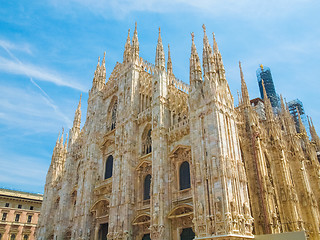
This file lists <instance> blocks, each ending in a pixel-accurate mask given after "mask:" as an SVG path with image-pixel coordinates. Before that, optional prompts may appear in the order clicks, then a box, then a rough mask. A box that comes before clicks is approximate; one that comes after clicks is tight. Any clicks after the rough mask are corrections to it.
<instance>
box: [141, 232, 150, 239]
mask: <svg viewBox="0 0 320 240" xmlns="http://www.w3.org/2000/svg"><path fill="white" fill-rule="evenodd" d="M142 240H151V238H150V233H148V234H145V235H143V238H142Z"/></svg>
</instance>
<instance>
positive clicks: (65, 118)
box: [0, 43, 72, 126]
mask: <svg viewBox="0 0 320 240" xmlns="http://www.w3.org/2000/svg"><path fill="white" fill-rule="evenodd" d="M0 46H1V47H2V48H3V49H4V50H5V51H6V52H7V53H8V54H9V55H10V57H11V58H13V59H14V60H15V61H16V62H17V63H18V64H20V65H23V63H22V62H21V61H20V60H19V59H18V58H17V57H16V56H15V55H14V54H13V53H12V52H11V51H10V50H9V49H8V48H7V47H6V46H4V45H3V44H1V43H0ZM25 74H26V76H28V77H29V80H30V82H31V83H32V84H33V85H34V86H36V87H37V88H38V89H39V90H40V92H41V93H42V96H43V98H44V100H45V102H46V103H47V104H48V105H49V106H50V107H52V108H53V110H54V111H55V112H56V113H57V114H59V115H61V116H62V117H63V119H64V120H65V122H66V123H67V125H68V126H70V125H71V124H72V121H71V120H70V119H69V118H68V117H67V116H66V115H65V114H63V113H62V112H61V111H60V109H59V107H58V106H57V105H56V104H55V103H54V101H53V100H52V99H51V98H50V96H49V95H48V94H47V93H46V92H45V91H44V90H43V89H42V88H41V87H40V86H39V85H38V84H37V83H36V82H35V81H34V80H33V79H32V77H31V76H30V75H29V74H28V73H27V72H25Z"/></svg>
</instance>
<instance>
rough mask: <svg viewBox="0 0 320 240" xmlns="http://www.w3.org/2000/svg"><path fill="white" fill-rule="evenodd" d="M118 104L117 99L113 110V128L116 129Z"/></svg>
mask: <svg viewBox="0 0 320 240" xmlns="http://www.w3.org/2000/svg"><path fill="white" fill-rule="evenodd" d="M117 105H118V104H117V100H115V102H114V104H113V107H112V110H111V130H113V129H115V128H116V124H117V107H118V106H117Z"/></svg>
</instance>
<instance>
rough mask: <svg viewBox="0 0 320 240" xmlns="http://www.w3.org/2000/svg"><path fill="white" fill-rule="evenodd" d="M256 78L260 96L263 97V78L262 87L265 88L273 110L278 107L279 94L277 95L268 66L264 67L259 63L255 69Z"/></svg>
mask: <svg viewBox="0 0 320 240" xmlns="http://www.w3.org/2000/svg"><path fill="white" fill-rule="evenodd" d="M257 79H258V84H259V89H260V96H261V98H262V99H264V95H263V87H262V80H263V83H264V87H265V88H266V92H267V96H268V98H269V99H270V102H271V106H272V108H273V110H275V109H278V108H279V96H278V95H277V93H276V89H275V87H274V84H273V80H272V75H271V71H270V68H268V67H264V66H263V65H262V64H261V65H260V68H258V70H257Z"/></svg>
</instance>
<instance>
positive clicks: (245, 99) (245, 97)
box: [239, 61, 250, 106]
mask: <svg viewBox="0 0 320 240" xmlns="http://www.w3.org/2000/svg"><path fill="white" fill-rule="evenodd" d="M239 69H240V77H241V94H242V101H243V103H244V105H246V106H248V105H250V98H249V93H248V88H247V84H246V81H245V80H244V76H243V72H242V67H241V62H240V61H239Z"/></svg>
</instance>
